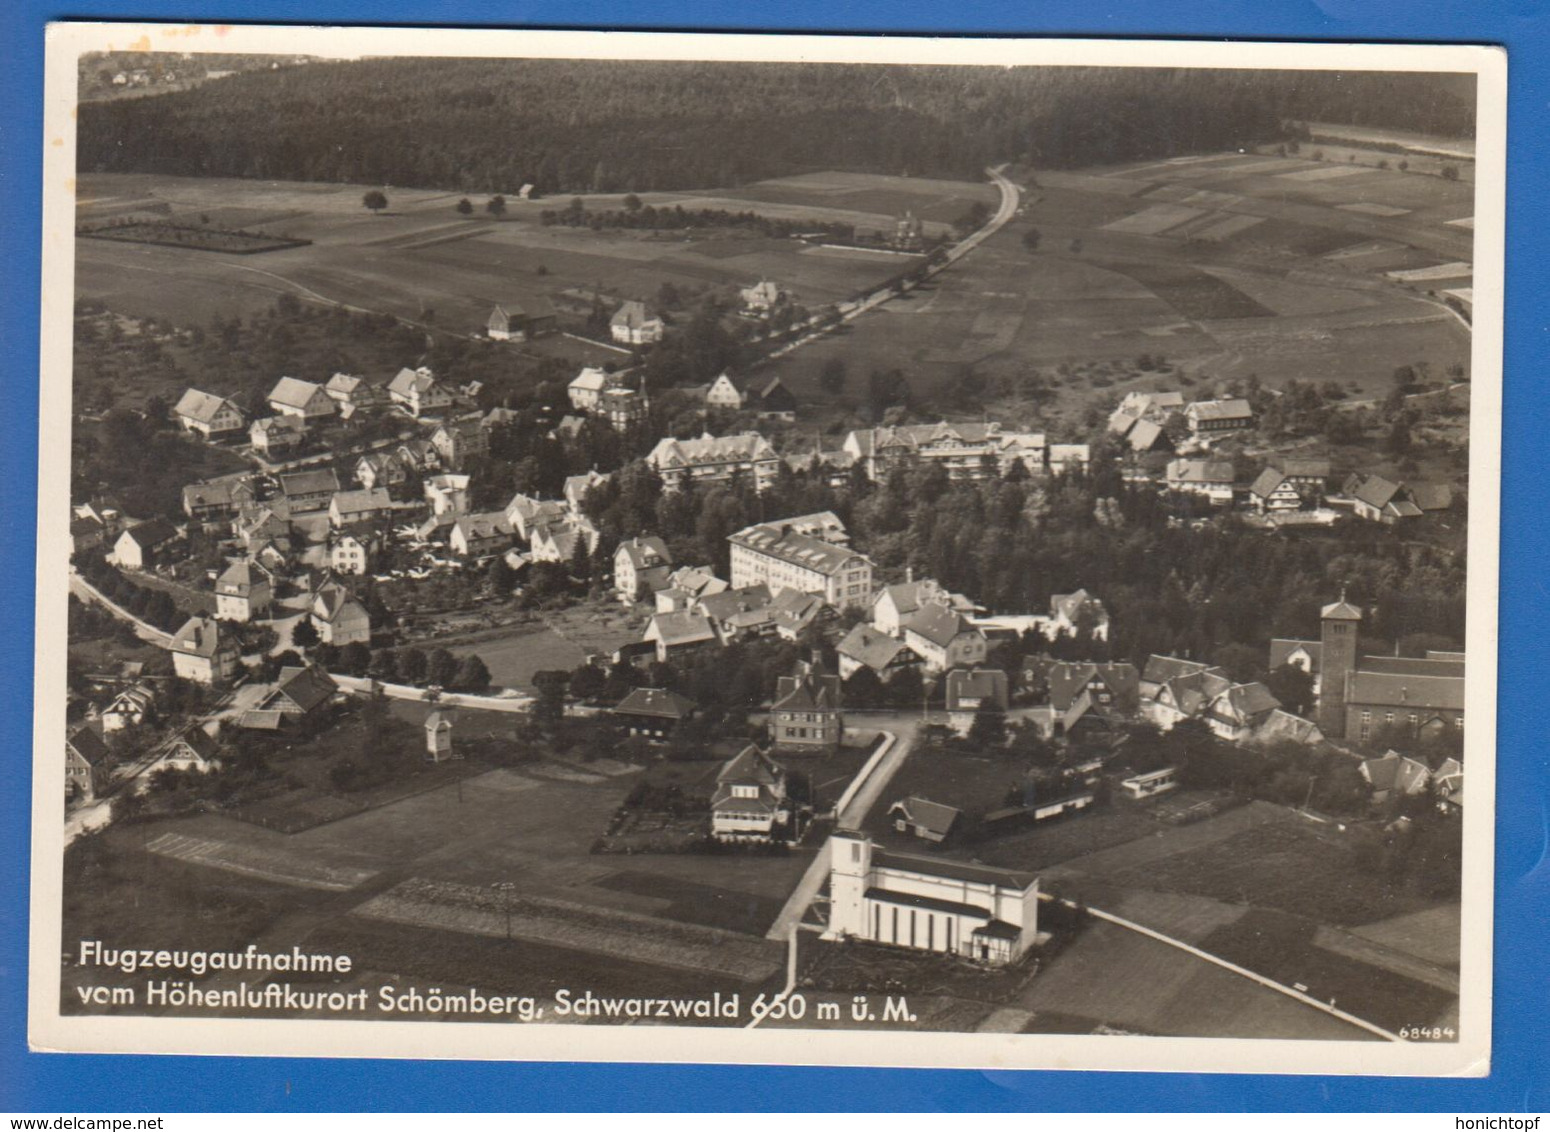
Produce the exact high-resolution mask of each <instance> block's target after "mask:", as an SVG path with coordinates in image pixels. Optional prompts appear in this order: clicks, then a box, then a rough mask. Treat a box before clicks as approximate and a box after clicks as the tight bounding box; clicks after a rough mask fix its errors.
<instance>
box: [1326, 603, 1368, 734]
mask: <svg viewBox="0 0 1550 1132" xmlns="http://www.w3.org/2000/svg"><path fill="white" fill-rule="evenodd" d="M1319 620H1320V623H1321V631H1320V634H1319V638H1320V640H1321V641H1323V655H1322V657H1321V658H1320V660H1319V718H1318V724H1319V730H1320V731H1322V732H1324V734H1325V736H1327V737H1328V738H1331V739H1343V738H1345V693H1346V677H1347V676H1349V675H1350V674H1351V673H1352V672H1355V671H1356V635H1357V629H1358V626H1360V625H1361V622H1362V611H1361V610H1360V609H1358V608H1357V607H1356V606H1354V605H1352V604H1351V603H1350V602H1348V601H1346V599H1345V590H1344V589H1342V590H1341V591H1340V600H1339V601H1337V602H1335V603H1334V604H1333V605H1326V606H1325V607H1324V608H1323V610H1322V611H1321V612H1320V614H1319Z"/></svg>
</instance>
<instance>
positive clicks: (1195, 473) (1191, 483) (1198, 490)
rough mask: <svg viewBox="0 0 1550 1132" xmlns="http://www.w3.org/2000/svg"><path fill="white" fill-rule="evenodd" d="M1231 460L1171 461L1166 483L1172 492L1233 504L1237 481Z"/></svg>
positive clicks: (1223, 503)
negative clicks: (1234, 484)
mask: <svg viewBox="0 0 1550 1132" xmlns="http://www.w3.org/2000/svg"><path fill="white" fill-rule="evenodd" d="M1235 478H1236V477H1235V473H1234V472H1233V466H1232V461H1231V460H1186V459H1179V460H1170V461H1168V470H1167V474H1166V479H1165V480H1164V482H1165V483H1166V484H1167V486H1168V490H1170V491H1181V492H1185V493H1187V494H1189V495H1202V496H1204V497H1205V498H1206V499H1208V500H1210V501H1211V502H1212V503H1215V504H1219V505H1226V504H1230V503H1231V502H1232V494H1233V482H1234V479H1235Z"/></svg>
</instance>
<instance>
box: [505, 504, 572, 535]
mask: <svg viewBox="0 0 1550 1132" xmlns="http://www.w3.org/2000/svg"><path fill="white" fill-rule="evenodd" d="M503 514H504V515H505V516H506V522H507V523H509V524H510V526H511V529H512V530H513V531H514V532H516V536H517V537H518V538H519V539H521V540H522V541H523V542H530V541H532V538H533V531H534V530H535V529H536V528H538V527H543V526H549V525H551V524H553V523H563V522H565V520H566V518H567V512H566V509H565V504H563V503H561V502H560V501H559V500H558V499H537V498H535V497H533V496H531V495H523V494H522V493H521V492H518V493H517V494H516V495H513V496H512V497H511V502H510V503H508V504H506V510H505V511H504V512H503Z"/></svg>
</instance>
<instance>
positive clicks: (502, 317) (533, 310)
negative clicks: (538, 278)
mask: <svg viewBox="0 0 1550 1132" xmlns="http://www.w3.org/2000/svg"><path fill="white" fill-rule="evenodd" d="M559 328H560V322H559V315H557V314H556V313H555V310H554V304H553V303H551V302H550V301H549V300H548V299H547V298H546V297H544V296H543V295H536V296H533V297H530V298H525V299H507V300H506V301H505V302H504V303H497V304H496V305H495V309H494V310H492V311H491V312H490V317H489V318H488V319H486V320H485V324H484V329H485V333H486V334H488V335H489V336H490V337H491V338H492V339H494V340H495V341H497V342H526V341H528V340H530V339H533V338H539V337H542V336H543V335H545V334H553V333H555V332H556V331H557V330H559Z"/></svg>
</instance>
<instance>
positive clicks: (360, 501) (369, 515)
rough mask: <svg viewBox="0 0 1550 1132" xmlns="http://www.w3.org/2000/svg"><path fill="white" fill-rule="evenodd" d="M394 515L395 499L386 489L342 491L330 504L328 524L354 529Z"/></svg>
mask: <svg viewBox="0 0 1550 1132" xmlns="http://www.w3.org/2000/svg"><path fill="white" fill-rule="evenodd" d="M392 514H393V497H392V496H391V495H389V494H388V489H387V488H385V487H373V488H362V489H361V490H359V491H341V492H338V493H336V494H335V495H334V497H333V498H332V499H331V500H329V503H328V522H329V525H330V526H332V527H335V528H338V527H352V526H355V525H356V524H358V523H368V522H371V521H372V520H375V519H385V518H389V517H390V516H391V515H392Z"/></svg>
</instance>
